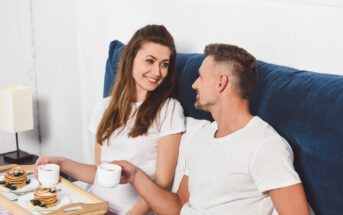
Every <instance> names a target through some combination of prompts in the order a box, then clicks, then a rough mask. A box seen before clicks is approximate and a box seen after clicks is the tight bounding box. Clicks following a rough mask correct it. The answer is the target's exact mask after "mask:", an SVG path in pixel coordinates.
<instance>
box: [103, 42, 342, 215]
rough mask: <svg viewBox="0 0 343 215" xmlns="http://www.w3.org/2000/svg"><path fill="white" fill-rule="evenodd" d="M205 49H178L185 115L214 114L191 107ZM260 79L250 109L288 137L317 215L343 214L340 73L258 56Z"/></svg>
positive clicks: (112, 55)
mask: <svg viewBox="0 0 343 215" xmlns="http://www.w3.org/2000/svg"><path fill="white" fill-rule="evenodd" d="M124 46H125V45H124V44H123V43H121V42H119V41H113V42H111V44H110V51H109V58H108V60H107V64H106V73H105V83H104V96H105V97H106V96H108V95H109V92H110V90H111V89H112V84H113V80H114V78H115V73H116V71H117V69H118V66H117V63H118V61H119V57H120V52H121V51H122V49H123V48H124ZM203 59H204V55H203V54H180V53H178V55H177V60H176V70H177V73H178V82H177V88H176V95H177V99H178V100H179V101H180V103H181V105H182V106H183V108H184V111H185V115H186V116H191V117H194V118H197V119H207V120H212V117H211V115H210V114H209V113H207V112H204V111H199V110H196V109H195V107H194V102H195V94H196V93H195V91H194V90H193V89H192V87H191V85H192V83H193V82H194V81H195V79H196V78H197V77H198V72H197V71H198V69H199V67H200V65H201V63H202V61H203ZM258 73H259V79H258V82H257V84H256V87H255V90H254V94H253V96H252V98H251V104H250V109H251V112H252V113H253V114H254V115H258V116H260V117H261V118H262V119H264V120H265V121H267V122H268V123H269V124H271V125H272V126H273V127H274V128H275V129H276V130H277V131H278V132H279V133H280V135H282V136H283V137H284V138H285V139H287V141H288V142H289V143H290V145H291V147H292V149H293V152H294V159H295V161H294V166H295V169H296V170H297V172H298V173H299V175H300V178H301V180H302V181H303V184H304V188H305V192H306V195H307V198H308V200H309V202H310V204H311V206H312V208H313V210H314V211H315V213H316V214H317V215H321V214H325V215H326V214H327V215H336V214H343V204H342V203H343V195H342V193H343V132H342V131H343V76H339V75H329V74H319V73H314V72H308V71H300V70H297V69H293V68H289V67H285V66H279V65H274V64H269V63H266V62H263V61H259V62H258Z"/></svg>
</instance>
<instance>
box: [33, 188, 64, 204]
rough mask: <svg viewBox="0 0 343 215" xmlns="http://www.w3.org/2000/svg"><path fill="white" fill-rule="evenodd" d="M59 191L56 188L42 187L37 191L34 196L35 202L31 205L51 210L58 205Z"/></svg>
mask: <svg viewBox="0 0 343 215" xmlns="http://www.w3.org/2000/svg"><path fill="white" fill-rule="evenodd" d="M57 193H58V191H57V190H56V188H54V187H51V188H46V187H44V188H43V187H40V188H37V189H35V192H34V194H33V200H31V201H30V203H31V205H32V206H34V207H43V208H50V207H53V206H55V205H57V203H58V199H57Z"/></svg>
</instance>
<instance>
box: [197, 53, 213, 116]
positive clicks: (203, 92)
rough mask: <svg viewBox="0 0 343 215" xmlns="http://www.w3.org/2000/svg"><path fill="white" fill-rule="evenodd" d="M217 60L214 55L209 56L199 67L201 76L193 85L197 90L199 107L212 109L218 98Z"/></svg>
mask: <svg viewBox="0 0 343 215" xmlns="http://www.w3.org/2000/svg"><path fill="white" fill-rule="evenodd" d="M215 69H216V62H215V61H214V58H213V57H212V56H208V57H206V58H205V60H204V61H203V62H202V64H201V66H200V68H199V77H198V79H197V80H195V82H194V83H193V85H192V88H193V89H194V90H195V91H196V93H197V96H196V102H195V107H196V108H197V109H201V110H205V111H210V108H211V107H212V106H213V105H214V104H215V102H216V99H217V87H216V86H217V78H218V74H217V73H216V71H215Z"/></svg>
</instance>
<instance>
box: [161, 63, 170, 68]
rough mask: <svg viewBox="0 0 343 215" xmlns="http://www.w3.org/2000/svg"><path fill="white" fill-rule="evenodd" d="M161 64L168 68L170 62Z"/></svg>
mask: <svg viewBox="0 0 343 215" xmlns="http://www.w3.org/2000/svg"><path fill="white" fill-rule="evenodd" d="M161 66H162V67H163V68H168V66H169V64H168V63H162V64H161Z"/></svg>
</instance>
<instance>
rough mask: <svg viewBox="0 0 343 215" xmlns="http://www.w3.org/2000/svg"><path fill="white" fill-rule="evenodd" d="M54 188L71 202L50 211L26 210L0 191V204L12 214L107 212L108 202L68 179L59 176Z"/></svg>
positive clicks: (27, 167) (87, 214) (26, 167)
mask: <svg viewBox="0 0 343 215" xmlns="http://www.w3.org/2000/svg"><path fill="white" fill-rule="evenodd" d="M16 166H18V165H16V164H10V165H6V166H0V171H1V170H6V169H10V168H13V167H16ZM20 167H21V168H22V169H24V170H26V171H27V172H32V171H33V165H21V166H20ZM4 174H5V173H4V172H2V173H0V175H4ZM56 188H60V189H62V190H63V191H64V192H66V193H68V197H69V198H70V199H71V201H72V202H74V203H72V204H69V205H65V206H63V207H61V208H59V209H56V210H54V211H51V212H48V213H47V212H39V211H35V210H28V209H26V208H23V207H21V206H19V205H18V204H17V203H16V201H11V200H9V199H8V198H6V197H5V195H3V194H2V193H1V192H0V206H1V207H3V208H4V209H6V210H8V211H9V212H11V213H12V214H14V215H38V214H47V215H65V214H68V215H79V214H85V215H103V214H105V213H106V212H107V207H108V203H107V202H105V201H103V200H102V199H99V198H98V197H96V196H94V195H92V194H90V193H89V192H87V191H85V190H83V189H81V188H79V187H78V186H76V185H75V184H73V183H71V182H70V181H68V180H66V179H64V178H62V177H60V183H58V184H57V185H56ZM75 207H77V208H78V210H73V211H69V212H66V211H65V210H66V209H70V208H75Z"/></svg>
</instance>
